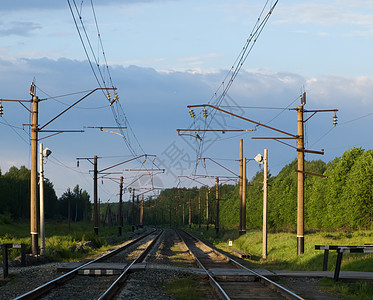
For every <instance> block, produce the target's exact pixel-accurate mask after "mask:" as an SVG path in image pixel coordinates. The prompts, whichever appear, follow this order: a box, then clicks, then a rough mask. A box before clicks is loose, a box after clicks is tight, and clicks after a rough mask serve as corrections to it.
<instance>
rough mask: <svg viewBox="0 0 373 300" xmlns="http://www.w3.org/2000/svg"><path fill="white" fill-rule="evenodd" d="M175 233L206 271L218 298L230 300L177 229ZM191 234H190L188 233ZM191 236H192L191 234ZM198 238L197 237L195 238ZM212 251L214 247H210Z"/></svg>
mask: <svg viewBox="0 0 373 300" xmlns="http://www.w3.org/2000/svg"><path fill="white" fill-rule="evenodd" d="M182 232H184V233H186V234H188V233H187V232H186V231H184V230H182ZM176 233H177V234H178V236H179V237H180V239H181V240H182V241H183V243H184V244H185V245H186V246H187V248H188V250H189V253H190V254H191V255H192V256H193V258H194V259H195V260H196V262H197V264H198V265H199V266H200V267H201V268H202V269H203V270H204V271H205V272H206V274H207V276H208V277H209V281H210V284H211V286H212V287H213V288H214V290H215V291H216V292H217V293H218V295H219V296H220V298H222V299H227V300H230V299H231V298H229V296H228V294H227V293H226V291H224V289H223V288H222V287H221V285H220V284H219V283H218V282H217V281H216V280H215V278H214V276H213V275H212V274H211V272H210V271H209V270H207V269H206V268H205V266H204V265H203V264H202V263H201V261H200V260H199V259H198V258H197V256H196V255H195V254H194V253H193V252H192V251H191V250H190V248H189V247H188V245H187V243H186V242H185V240H184V238H183V237H182V236H181V234H180V232H179V230H176ZM190 236H191V235H190ZM191 237H193V236H191ZM197 240H198V239H197ZM211 250H212V251H214V249H212V248H211Z"/></svg>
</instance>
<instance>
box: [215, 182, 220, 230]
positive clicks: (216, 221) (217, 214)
mask: <svg viewBox="0 0 373 300" xmlns="http://www.w3.org/2000/svg"><path fill="white" fill-rule="evenodd" d="M219 214H220V211H219V177H216V218H215V231H216V233H219Z"/></svg>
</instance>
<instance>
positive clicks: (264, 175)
mask: <svg viewBox="0 0 373 300" xmlns="http://www.w3.org/2000/svg"><path fill="white" fill-rule="evenodd" d="M267 188H268V151H267V149H264V171H263V254H262V258H263V259H267V200H268V199H267V195H268V189H267Z"/></svg>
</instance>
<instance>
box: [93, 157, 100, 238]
mask: <svg viewBox="0 0 373 300" xmlns="http://www.w3.org/2000/svg"><path fill="white" fill-rule="evenodd" d="M97 174H98V170H97V155H95V156H94V157H93V222H94V231H95V234H98V224H99V213H98V202H97V199H98V193H97Z"/></svg>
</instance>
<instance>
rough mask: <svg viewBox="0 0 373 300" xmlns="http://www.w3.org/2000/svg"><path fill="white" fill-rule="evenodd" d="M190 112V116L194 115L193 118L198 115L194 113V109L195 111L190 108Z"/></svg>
mask: <svg viewBox="0 0 373 300" xmlns="http://www.w3.org/2000/svg"><path fill="white" fill-rule="evenodd" d="M189 114H190V116H191V117H192V118H195V117H196V115H195V114H194V111H193V109H191V108H190V109H189Z"/></svg>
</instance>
